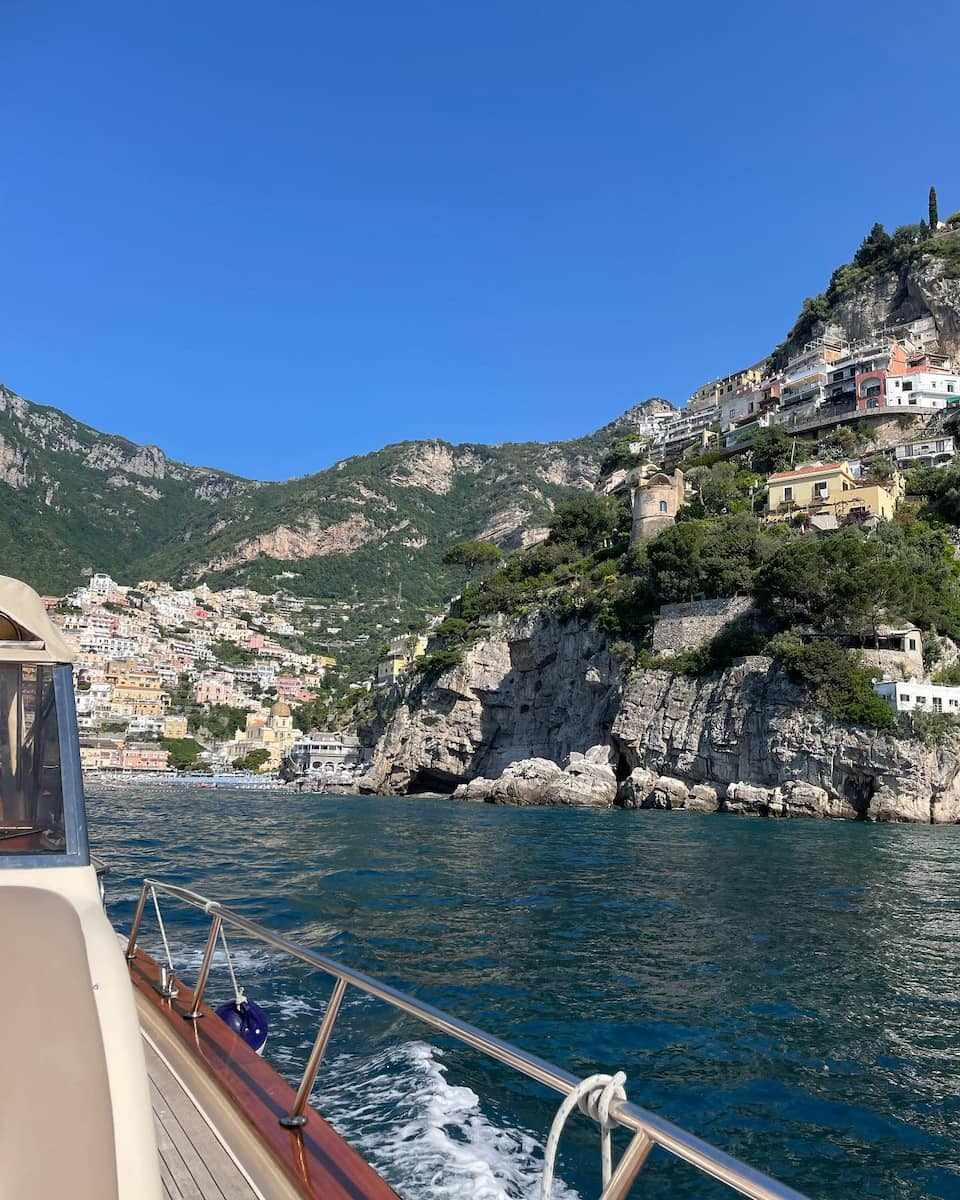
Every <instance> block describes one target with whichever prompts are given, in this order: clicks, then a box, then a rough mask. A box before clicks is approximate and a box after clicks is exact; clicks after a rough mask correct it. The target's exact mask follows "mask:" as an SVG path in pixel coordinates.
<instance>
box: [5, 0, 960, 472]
mask: <svg viewBox="0 0 960 1200" xmlns="http://www.w3.org/2000/svg"><path fill="white" fill-rule="evenodd" d="M0 33H2V39H3V49H4V53H3V61H4V83H3V89H2V95H0V145H2V147H3V150H2V160H0V161H2V169H0V231H2V232H0V236H2V242H0V245H2V262H3V273H2V281H3V282H2V288H0V380H2V381H3V382H5V383H6V384H7V385H8V386H9V387H12V388H14V389H15V390H16V391H19V392H21V393H22V394H23V395H26V396H27V397H28V398H30V399H32V400H35V401H37V402H39V403H44V404H52V405H55V406H56V407H59V408H63V409H65V410H67V411H68V412H70V413H71V414H72V415H74V416H76V417H78V418H80V419H81V420H84V421H87V422H89V423H90V424H92V425H95V426H96V427H98V428H100V429H104V430H106V431H109V432H116V433H122V434H124V435H125V436H127V437H130V438H133V439H135V440H137V441H142V442H153V443H156V444H158V445H160V446H162V447H163V448H164V449H165V450H166V451H167V452H168V453H169V454H171V455H173V456H175V457H177V458H181V459H184V460H186V461H189V462H194V463H204V464H208V465H212V466H218V467H221V468H223V469H226V470H232V471H236V472H238V473H240V474H244V475H251V476H254V477H257V478H286V477H289V476H292V475H301V474H305V473H307V472H309V471H313V470H319V469H321V468H322V467H324V466H327V465H329V464H330V463H332V462H334V461H336V460H337V459H339V458H342V457H345V456H346V455H348V454H354V453H360V452H363V451H366V450H371V449H376V448H377V447H379V446H381V445H384V444H386V443H388V442H393V441H399V440H402V439H405V438H413V437H433V436H439V437H443V438H446V439H448V440H450V441H488V442H493V441H506V440H523V439H550V438H563V437H571V436H576V435H578V434H580V433H584V432H587V431H589V430H592V429H594V428H596V427H597V426H599V425H601V424H603V423H605V422H606V421H608V420H610V419H612V418H613V417H615V416H616V415H617V414H618V413H620V412H621V411H622V410H623V409H625V408H627V407H628V406H629V405H631V404H633V403H636V402H638V401H639V400H641V399H643V398H645V397H646V396H649V395H653V394H660V395H665V396H667V397H668V398H670V399H672V400H674V401H676V402H682V401H683V400H684V399H685V398H686V397H687V396H688V395H689V394H690V392H691V391H693V389H694V388H696V387H697V386H699V385H700V384H701V383H703V382H705V381H706V380H707V379H709V378H711V377H713V376H715V375H718V374H722V373H724V372H726V371H728V370H732V369H734V368H737V367H739V366H742V365H745V364H746V363H748V362H751V361H754V360H756V359H758V358H760V357H762V356H763V355H764V354H765V353H766V352H767V351H768V350H769V349H770V348H771V346H772V345H774V344H775V343H776V342H777V341H779V340H780V338H781V337H782V336H783V334H784V332H785V331H786V329H787V328H788V327H789V325H790V324H791V322H792V320H793V318H794V317H795V315H796V312H797V311H798V309H799V306H800V303H801V301H802V299H803V297H804V296H805V295H808V294H812V293H815V292H817V291H819V290H821V288H822V287H823V286H824V285H825V284H826V282H827V278H828V277H829V273H830V271H831V269H832V268H833V267H834V266H835V265H836V264H838V263H839V262H841V261H844V260H846V259H848V258H849V257H850V255H851V254H852V252H853V250H854V249H855V248H856V246H857V244H858V243H859V241H860V239H861V238H862V237H863V236H864V234H865V233H866V232H867V230H868V229H869V227H870V225H871V224H872V223H873V222H874V221H875V220H880V221H882V222H883V223H884V224H886V226H887V227H888V228H893V227H894V226H896V225H898V224H902V223H905V222H908V221H916V220H919V219H920V218H921V217H923V216H924V215H925V213H926V204H927V189H928V187H929V186H930V184H931V183H934V184H936V186H937V188H938V193H939V198H940V211H941V215H945V214H946V213H948V212H950V211H952V210H954V209H956V208H960V166H958V159H957V156H956V154H955V153H954V151H955V148H956V147H955V127H952V126H954V125H955V116H956V111H957V84H956V69H955V61H954V53H955V52H954V50H953V42H954V40H955V39H951V38H949V37H942V38H941V37H938V36H937V35H936V32H935V30H932V29H931V28H930V27H929V26H928V25H927V24H926V22H925V21H919V20H918V21H916V22H913V21H912V19H910V18H905V16H904V12H903V10H902V6H896V7H894V6H893V5H888V4H886V3H847V4H843V3H841V4H839V5H837V4H835V3H834V4H818V3H813V4H806V5H802V6H799V7H798V6H793V5H791V6H786V5H780V4H770V3H752V2H747V3H741V4H738V5H735V6H721V5H715V4H701V3H686V2H684V0H677V2H674V3H670V4H649V5H645V4H641V3H639V2H631V3H627V2H620V0H590V2H589V3H587V2H585V0H584V2H581V3H571V2H565V0H552V2H551V3H534V2H532V0H485V2H484V3H483V4H465V3H456V2H454V3H450V2H449V0H447V2H441V0H434V2H424V0H405V2H404V3H403V4H400V3H397V2H396V0H394V2H393V3H385V2H382V0H379V2H374V0H351V3H349V4H347V3H339V4H330V3H322V2H316V0H310V2H306V0H301V2H299V3H298V2H295V0H290V2H286V0H284V2H281V3H279V4H271V5H267V4H263V3H249V2H247V0H230V3H224V2H221V0H204V2H203V3H201V4H195V3H191V4H186V3H182V2H180V0H169V2H168V3H166V4H164V5H160V6H157V5H141V4H130V3H129V2H126V3H104V2H100V0H86V2H85V3H83V4H76V3H45V2H44V0H4V2H3V3H2V4H0Z"/></svg>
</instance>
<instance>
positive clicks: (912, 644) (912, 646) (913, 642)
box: [910, 638, 917, 650]
mask: <svg viewBox="0 0 960 1200" xmlns="http://www.w3.org/2000/svg"><path fill="white" fill-rule="evenodd" d="M916 648H917V639H916V638H911V639H910V649H911V650H916Z"/></svg>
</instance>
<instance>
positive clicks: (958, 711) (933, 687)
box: [873, 677, 960, 716]
mask: <svg viewBox="0 0 960 1200" xmlns="http://www.w3.org/2000/svg"><path fill="white" fill-rule="evenodd" d="M873 690H874V691H875V692H876V693H877V695H878V696H882V697H883V699H884V700H886V702H887V703H888V704H889V705H890V707H891V708H892V709H893V710H894V712H898V713H900V712H933V713H952V714H953V715H955V716H960V687H954V686H952V685H950V684H946V683H921V682H920V681H919V680H918V679H917V678H916V677H914V678H913V679H910V680H908V681H907V682H906V683H894V682H884V683H875V684H874V685H873Z"/></svg>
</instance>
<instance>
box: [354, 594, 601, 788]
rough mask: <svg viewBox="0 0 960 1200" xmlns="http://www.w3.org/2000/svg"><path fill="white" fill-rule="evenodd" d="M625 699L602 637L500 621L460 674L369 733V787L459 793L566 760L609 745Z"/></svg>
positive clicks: (429, 687)
mask: <svg viewBox="0 0 960 1200" xmlns="http://www.w3.org/2000/svg"><path fill="white" fill-rule="evenodd" d="M619 693H620V679H619V675H618V673H617V667H616V664H615V662H614V660H613V658H612V656H611V654H610V652H609V648H608V644H607V639H606V637H605V636H604V635H603V634H601V633H598V632H597V631H596V630H593V629H585V628H582V627H576V626H572V625H568V626H561V625H558V624H556V623H555V622H552V621H538V620H536V619H533V618H531V619H525V620H523V621H509V620H506V619H504V620H501V621H500V622H499V623H498V624H497V625H496V627H495V628H494V630H493V631H492V632H491V635H490V636H489V637H486V638H484V639H483V640H482V641H480V642H478V643H477V645H475V646H474V647H472V648H471V649H470V650H469V651H468V652H467V653H466V654H465V656H464V661H463V663H462V664H461V665H460V666H458V667H456V668H454V669H453V670H451V671H447V672H446V673H445V674H443V675H441V676H440V677H439V678H438V679H436V680H433V681H419V682H414V683H413V684H412V686H408V689H407V690H406V692H405V693H402V694H400V696H399V697H397V698H395V699H396V700H397V703H396V707H395V708H393V710H392V712H390V713H389V714H388V715H387V716H386V718H385V719H381V721H380V722H379V723H378V724H375V725H374V727H373V728H372V730H371V731H369V732H368V738H376V739H377V747H376V754H375V757H374V761H373V765H372V766H371V768H370V770H369V772H368V773H367V775H366V777H365V780H364V788H365V789H366V790H368V791H376V792H380V793H382V794H387V795H389V794H396V793H400V792H407V791H424V790H438V791H452V790H453V788H454V787H455V786H456V785H457V784H460V783H464V782H466V781H467V780H470V779H472V778H474V777H476V776H484V777H493V776H499V775H500V774H501V773H502V772H503V771H504V769H505V768H506V767H507V766H508V765H509V764H510V763H512V762H516V761H519V760H522V759H531V758H547V759H551V760H553V761H554V762H557V761H562V760H563V759H565V758H566V757H567V756H568V755H569V754H570V753H571V752H572V751H579V750H583V749H586V748H587V747H589V746H592V745H594V744H595V743H597V742H600V741H602V740H603V739H604V738H605V736H606V734H607V733H608V731H609V729H610V727H611V725H612V723H613V719H614V717H615V715H616V711H617V703H618V698H619Z"/></svg>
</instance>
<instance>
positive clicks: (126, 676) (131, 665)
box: [107, 661, 170, 717]
mask: <svg viewBox="0 0 960 1200" xmlns="http://www.w3.org/2000/svg"><path fill="white" fill-rule="evenodd" d="M107 682H108V683H109V684H110V687H111V694H110V711H111V713H113V714H114V715H115V716H123V717H162V716H163V715H164V713H165V712H166V709H167V706H168V705H169V703H170V698H169V696H167V694H166V692H165V691H164V690H163V681H162V680H161V678H160V676H159V675H156V674H154V672H152V671H141V670H140V668H139V667H138V666H137V664H136V662H134V661H129V662H112V663H110V665H109V667H108V668H107Z"/></svg>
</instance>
